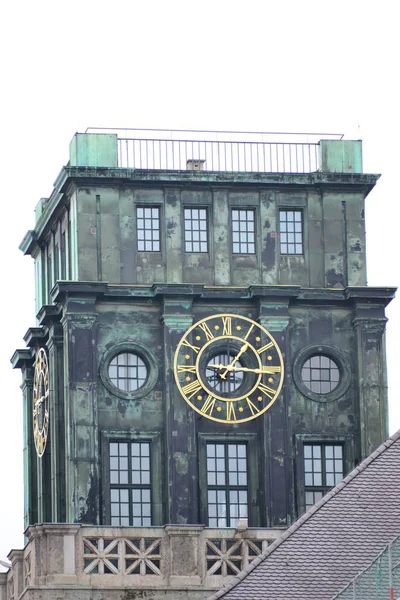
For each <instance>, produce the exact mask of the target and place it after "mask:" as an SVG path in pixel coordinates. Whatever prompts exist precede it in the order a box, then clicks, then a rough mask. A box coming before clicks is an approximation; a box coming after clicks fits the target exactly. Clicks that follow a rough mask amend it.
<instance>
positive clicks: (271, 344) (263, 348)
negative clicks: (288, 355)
mask: <svg viewBox="0 0 400 600" xmlns="http://www.w3.org/2000/svg"><path fill="white" fill-rule="evenodd" d="M273 345H274V343H273V342H269V344H265V346H263V347H262V348H259V349H258V350H257V352H258V354H262V353H263V352H265V351H266V350H269V349H270V348H272V346H273Z"/></svg>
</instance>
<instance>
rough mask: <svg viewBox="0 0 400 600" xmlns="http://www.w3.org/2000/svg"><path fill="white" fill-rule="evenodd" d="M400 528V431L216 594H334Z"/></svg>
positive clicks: (270, 598) (314, 599)
mask: <svg viewBox="0 0 400 600" xmlns="http://www.w3.org/2000/svg"><path fill="white" fill-rule="evenodd" d="M399 533H400V431H398V432H397V433H396V434H395V435H393V436H392V437H391V438H389V439H388V440H387V441H386V442H384V444H382V445H381V446H380V447H379V448H378V449H377V450H375V452H373V453H372V454H371V455H370V456H369V457H368V458H366V459H365V460H364V461H363V462H362V463H360V465H358V467H356V468H355V469H354V470H353V471H352V472H351V473H349V475H347V477H345V479H343V481H341V482H340V483H339V484H338V485H337V486H336V487H335V488H333V489H332V490H331V491H330V492H329V493H328V494H326V496H324V497H323V498H322V500H320V501H319V502H318V503H317V504H316V505H315V506H313V507H312V508H311V509H310V510H308V511H307V512H306V513H305V514H304V515H303V516H302V517H300V518H299V519H298V520H297V521H296V522H295V523H294V524H293V525H292V526H291V527H289V529H287V530H286V531H285V533H284V534H283V535H282V536H281V537H280V538H279V539H278V540H276V541H275V542H274V543H273V544H271V546H269V547H268V549H267V550H266V551H265V552H263V554H261V555H260V556H259V557H257V558H256V559H255V560H254V561H253V562H252V563H251V564H250V565H249V566H248V567H246V569H244V570H243V571H242V572H241V573H239V574H238V575H237V576H236V577H234V578H233V580H231V581H230V582H229V583H228V584H227V585H226V586H225V587H224V588H222V589H221V590H219V591H218V592H217V593H215V594H214V595H213V596H211V597H210V598H209V600H217V599H219V598H224V600H246V599H248V600H329V599H330V598H331V597H332V596H333V595H334V594H335V593H336V592H338V591H340V590H341V589H342V588H343V587H344V586H345V585H346V584H347V583H348V582H349V580H350V579H352V578H353V577H355V576H356V575H357V574H358V573H359V572H360V571H361V570H362V569H364V568H365V567H367V566H368V564H369V563H370V562H371V561H372V560H373V559H374V558H375V557H376V556H377V555H378V554H379V553H380V552H381V551H382V550H383V548H384V547H385V546H386V544H388V543H389V542H390V541H391V540H392V539H393V538H394V537H395V536H396V535H398V534H399Z"/></svg>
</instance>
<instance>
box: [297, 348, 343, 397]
mask: <svg viewBox="0 0 400 600" xmlns="http://www.w3.org/2000/svg"><path fill="white" fill-rule="evenodd" d="M301 377H302V380H303V383H304V384H305V385H306V386H307V387H308V389H309V390H310V391H311V392H315V394H329V392H332V390H334V389H335V388H337V386H338V385H339V380H340V373H339V367H338V366H337V364H336V363H335V362H334V361H333V360H332V359H331V358H329V356H324V355H323V354H316V355H315V356H311V357H310V358H308V359H307V360H306V362H305V363H304V365H303V368H302V369H301Z"/></svg>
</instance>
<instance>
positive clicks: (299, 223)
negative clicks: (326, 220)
mask: <svg viewBox="0 0 400 600" xmlns="http://www.w3.org/2000/svg"><path fill="white" fill-rule="evenodd" d="M279 232H280V248H281V254H303V220H302V211H301V210H280V211H279Z"/></svg>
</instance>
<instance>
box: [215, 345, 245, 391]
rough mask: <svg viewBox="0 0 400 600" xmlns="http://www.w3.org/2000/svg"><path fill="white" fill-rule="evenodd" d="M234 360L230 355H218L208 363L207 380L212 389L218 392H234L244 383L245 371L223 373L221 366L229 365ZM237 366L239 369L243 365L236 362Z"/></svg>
mask: <svg viewBox="0 0 400 600" xmlns="http://www.w3.org/2000/svg"><path fill="white" fill-rule="evenodd" d="M232 358H233V356H231V355H230V354H217V355H216V356H213V357H212V358H211V359H210V360H209V361H208V363H207V366H206V378H207V381H208V383H209V385H210V387H211V388H213V389H214V390H215V391H216V392H225V393H229V392H233V391H235V390H237V389H238V388H239V387H240V386H241V385H242V383H243V371H228V370H226V371H221V365H223V366H226V365H229V364H230V363H231V362H232ZM235 366H236V367H238V368H239V367H241V366H242V364H241V362H240V361H236V365H235Z"/></svg>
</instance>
